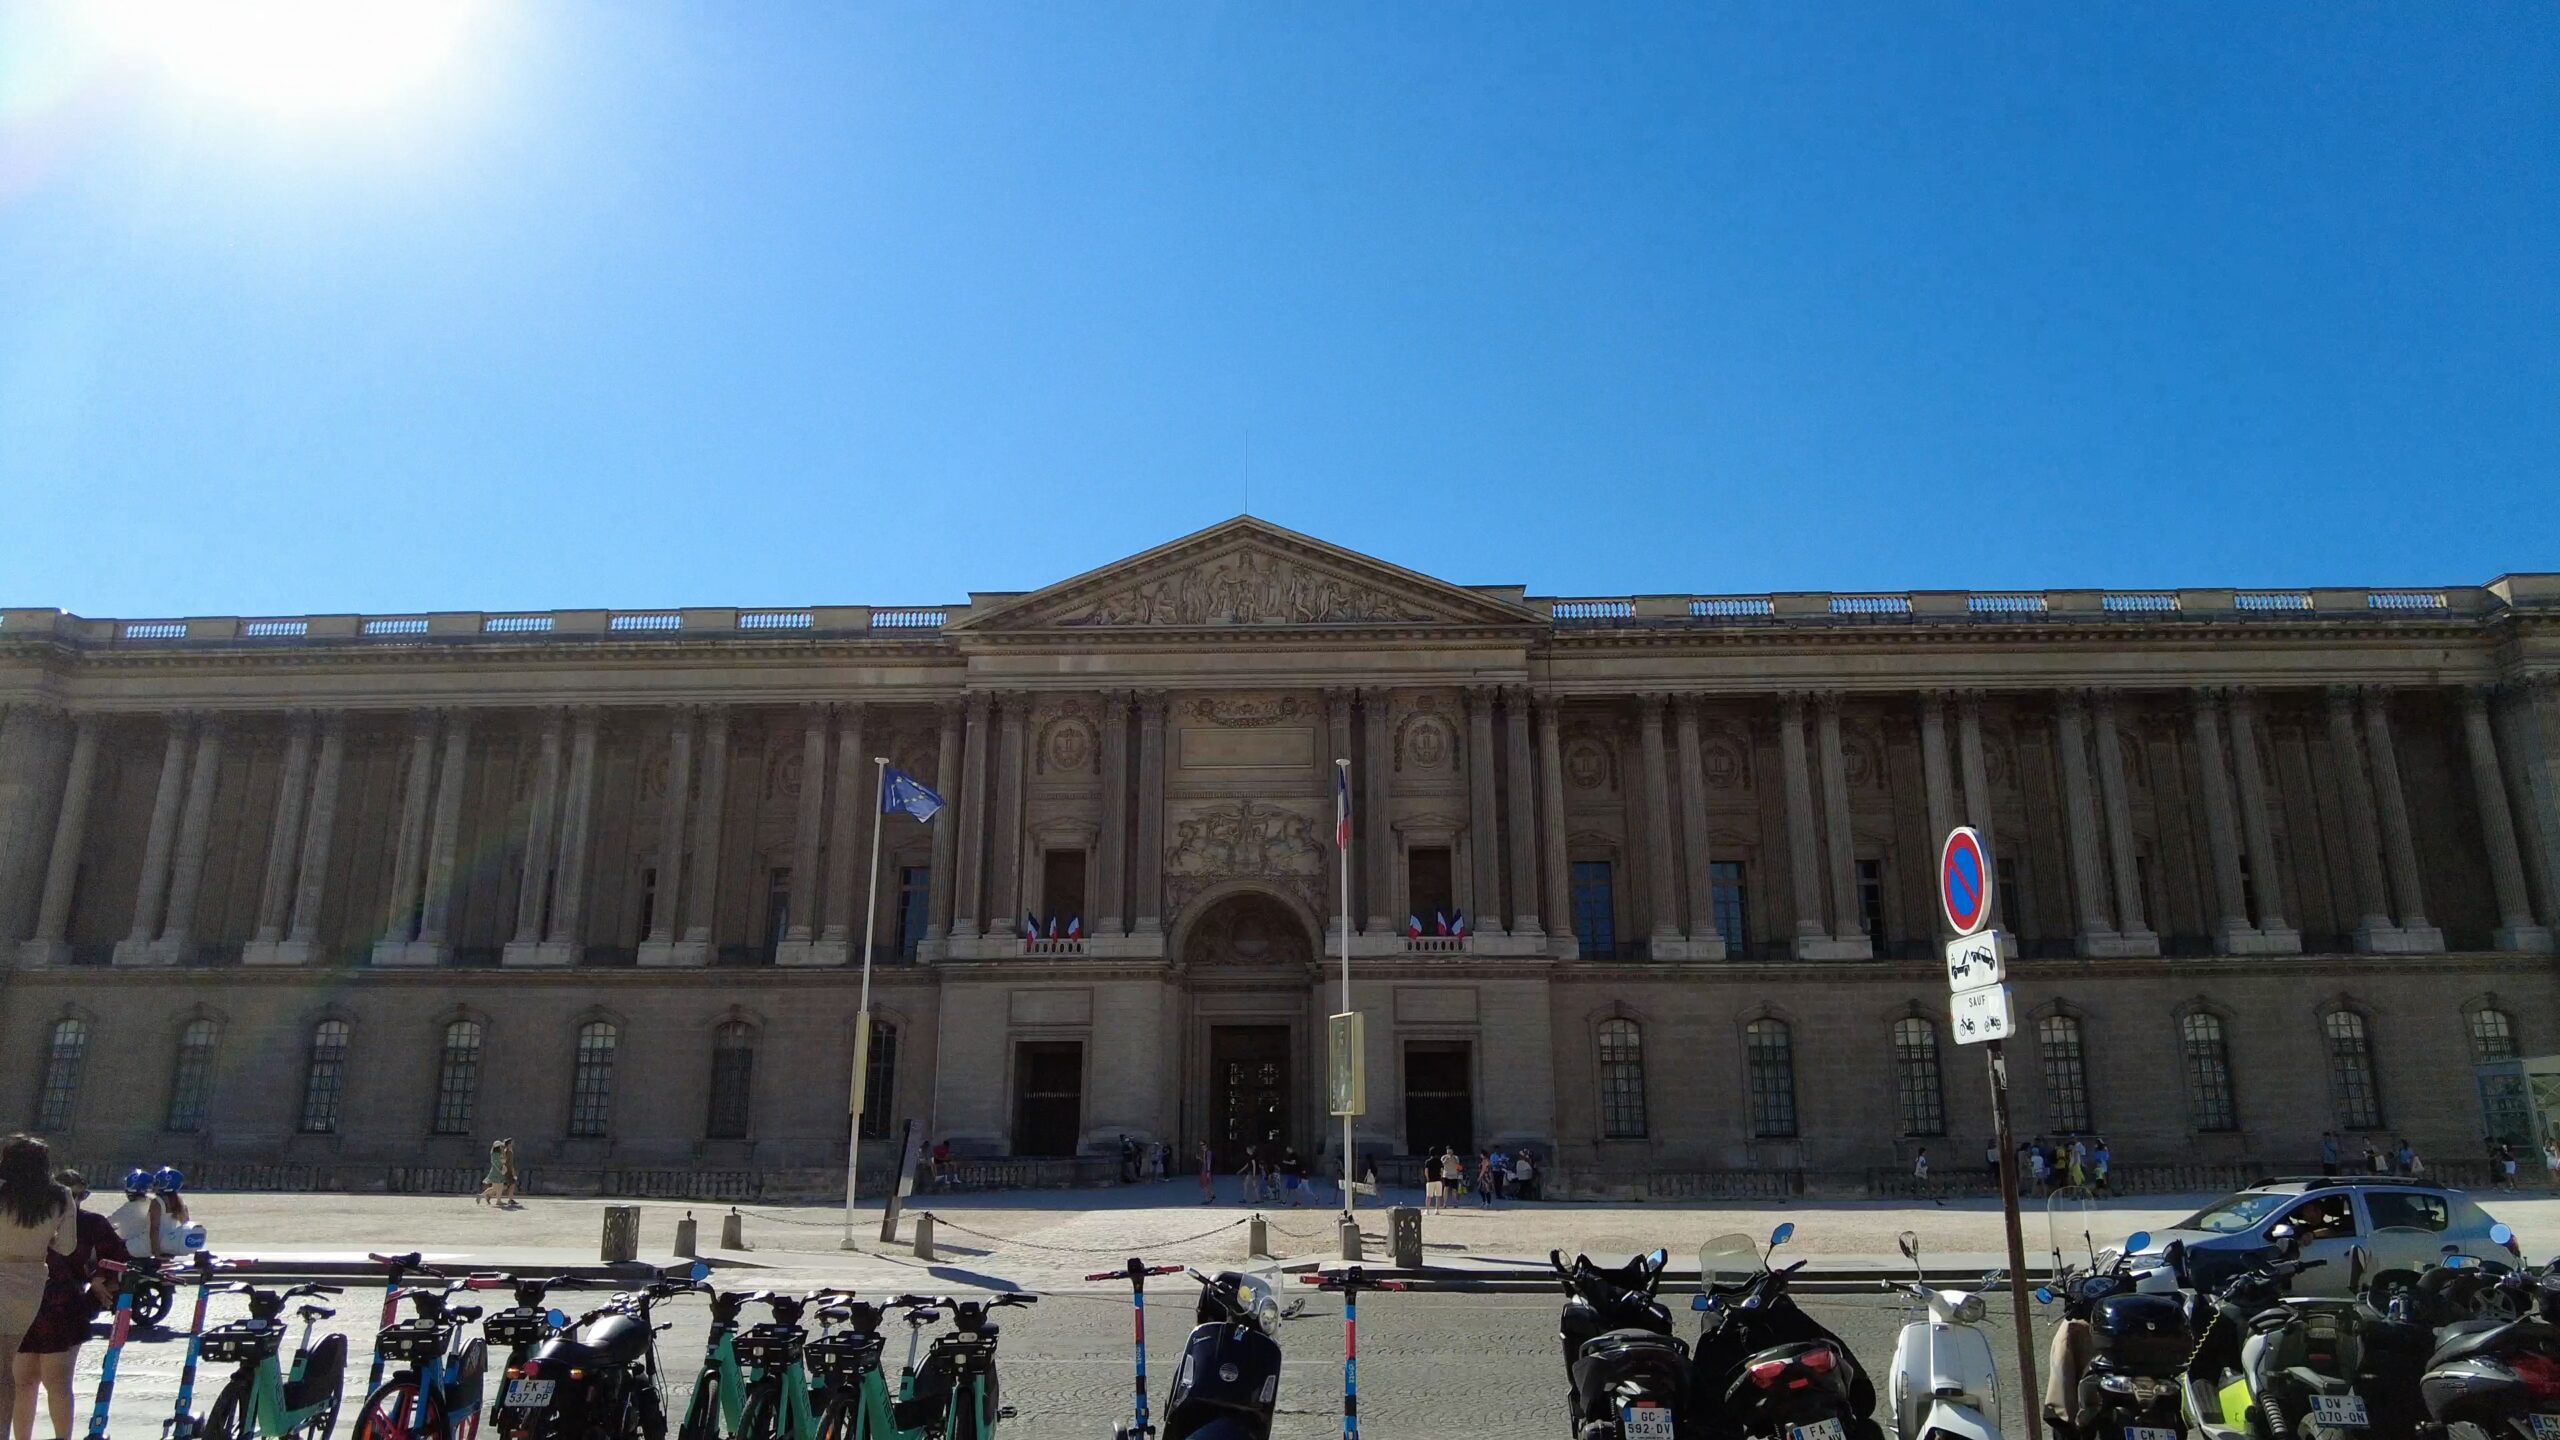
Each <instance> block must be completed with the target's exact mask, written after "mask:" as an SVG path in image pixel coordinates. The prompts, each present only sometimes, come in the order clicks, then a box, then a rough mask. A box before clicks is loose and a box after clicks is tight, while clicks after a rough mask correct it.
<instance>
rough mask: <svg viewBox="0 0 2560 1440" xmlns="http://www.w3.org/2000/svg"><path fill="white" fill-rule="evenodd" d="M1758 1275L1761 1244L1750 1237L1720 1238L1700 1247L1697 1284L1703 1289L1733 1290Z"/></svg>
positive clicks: (1735, 1234) (1735, 1235)
mask: <svg viewBox="0 0 2560 1440" xmlns="http://www.w3.org/2000/svg"><path fill="white" fill-rule="evenodd" d="M1759 1273H1760V1242H1759V1241H1757V1240H1754V1239H1752V1238H1751V1237H1750V1236H1748V1235H1744V1234H1741V1233H1740V1232H1736V1233H1734V1234H1731V1235H1718V1236H1717V1237H1715V1238H1714V1239H1712V1240H1710V1241H1708V1242H1707V1243H1706V1244H1704V1245H1701V1246H1699V1247H1698V1285H1699V1288H1701V1289H1703V1290H1708V1291H1714V1290H1730V1289H1733V1288H1734V1287H1735V1286H1738V1285H1741V1284H1743V1283H1745V1282H1747V1281H1749V1280H1750V1279H1751V1277H1752V1276H1754V1275H1757V1274H1759Z"/></svg>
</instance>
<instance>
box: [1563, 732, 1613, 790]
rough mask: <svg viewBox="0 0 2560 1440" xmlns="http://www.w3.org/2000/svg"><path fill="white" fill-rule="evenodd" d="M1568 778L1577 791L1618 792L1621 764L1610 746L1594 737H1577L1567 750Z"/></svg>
mask: <svg viewBox="0 0 2560 1440" xmlns="http://www.w3.org/2000/svg"><path fill="white" fill-rule="evenodd" d="M1564 778H1565V779H1566V780H1568V781H1570V782H1572V785H1573V788H1575V789H1576V790H1615V789H1617V788H1618V776H1617V764H1616V760H1615V757H1613V756H1612V755H1611V754H1610V752H1609V746H1608V744H1607V743H1606V742H1604V741H1602V740H1601V739H1600V738H1599V737H1597V736H1594V735H1577V736H1575V737H1573V739H1571V740H1569V741H1567V742H1566V743H1565V747H1564Z"/></svg>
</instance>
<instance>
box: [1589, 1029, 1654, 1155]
mask: <svg viewBox="0 0 2560 1440" xmlns="http://www.w3.org/2000/svg"><path fill="white" fill-rule="evenodd" d="M1599 1042H1600V1134H1601V1136H1602V1137H1603V1138H1605V1139H1610V1140H1641V1139H1643V1138H1644V1028H1643V1027H1642V1026H1640V1025H1638V1024H1636V1022H1634V1021H1633V1020H1629V1019H1626V1018H1625V1017H1623V1016H1620V1017H1616V1018H1613V1019H1608V1020H1603V1021H1601V1022H1600V1033H1599Z"/></svg>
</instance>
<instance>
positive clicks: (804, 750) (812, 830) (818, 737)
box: [782, 705, 827, 945]
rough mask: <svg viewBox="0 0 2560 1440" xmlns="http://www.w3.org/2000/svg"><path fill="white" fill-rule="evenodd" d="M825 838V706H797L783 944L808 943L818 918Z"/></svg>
mask: <svg viewBox="0 0 2560 1440" xmlns="http://www.w3.org/2000/svg"><path fill="white" fill-rule="evenodd" d="M826 836H827V707H825V706H824V705H803V706H801V707H800V811H799V817H798V823H797V824H796V825H795V826H794V827H793V829H792V840H791V915H790V917H789V920H788V922H787V923H786V925H785V926H784V929H783V932H782V943H783V944H785V945H806V944H807V943H809V936H810V934H811V931H810V929H809V927H810V925H811V924H812V923H814V922H815V921H816V920H817V918H818V879H819V876H818V847H819V846H820V845H822V844H824V843H826Z"/></svg>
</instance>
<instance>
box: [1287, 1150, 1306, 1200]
mask: <svg viewBox="0 0 2560 1440" xmlns="http://www.w3.org/2000/svg"><path fill="white" fill-rule="evenodd" d="M1306 1185H1307V1166H1306V1162H1305V1161H1302V1160H1300V1159H1299V1158H1298V1151H1297V1148H1296V1147H1295V1146H1292V1147H1290V1148H1289V1149H1286V1150H1283V1151H1281V1152H1280V1193H1281V1196H1282V1198H1284V1199H1285V1200H1287V1201H1288V1203H1289V1206H1290V1208H1291V1209H1295V1208H1297V1206H1298V1205H1299V1204H1300V1203H1301V1202H1300V1200H1299V1196H1300V1195H1301V1194H1302V1193H1303V1192H1304V1191H1305V1189H1306Z"/></svg>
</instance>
